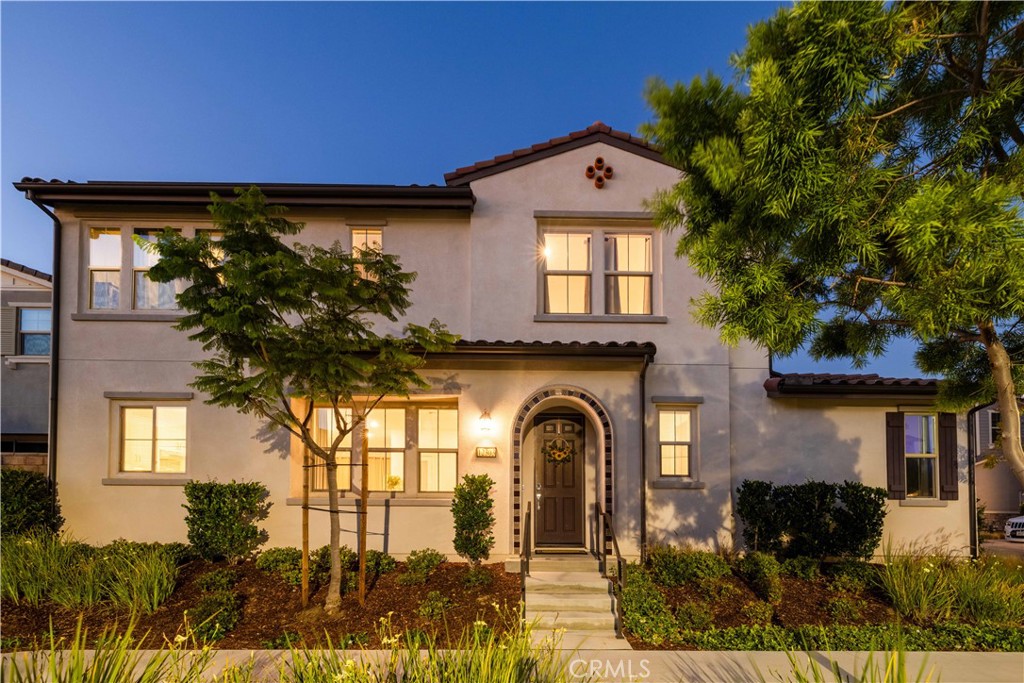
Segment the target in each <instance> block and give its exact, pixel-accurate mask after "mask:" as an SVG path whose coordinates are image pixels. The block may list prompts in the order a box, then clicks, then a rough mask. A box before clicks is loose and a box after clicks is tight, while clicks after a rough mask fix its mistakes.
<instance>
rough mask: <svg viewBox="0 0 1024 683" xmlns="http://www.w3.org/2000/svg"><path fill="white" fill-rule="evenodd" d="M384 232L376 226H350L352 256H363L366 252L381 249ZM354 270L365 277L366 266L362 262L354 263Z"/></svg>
mask: <svg viewBox="0 0 1024 683" xmlns="http://www.w3.org/2000/svg"><path fill="white" fill-rule="evenodd" d="M383 244H384V233H383V232H382V231H381V230H380V229H378V228H352V256H354V257H356V258H364V257H365V256H366V252H368V251H372V250H376V251H380V250H381V249H383V248H384V247H383ZM356 271H357V272H358V273H359V275H360V276H362V277H366V268H365V267H364V266H363V265H362V264H357V265H356Z"/></svg>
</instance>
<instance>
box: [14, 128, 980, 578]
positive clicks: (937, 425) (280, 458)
mask: <svg viewBox="0 0 1024 683" xmlns="http://www.w3.org/2000/svg"><path fill="white" fill-rule="evenodd" d="M678 178H679V171H678V170H677V169H676V168H673V167H672V166H671V165H669V164H668V163H667V162H666V161H665V160H664V159H663V158H662V157H661V155H660V154H659V152H658V151H657V150H656V149H653V148H652V147H650V146H648V145H647V144H646V143H645V142H644V141H642V140H640V139H638V138H635V137H632V136H630V135H628V134H625V133H621V132H618V131H614V130H612V129H610V128H609V127H607V126H605V125H603V124H600V123H597V124H594V125H593V126H591V127H589V128H587V129H585V130H582V131H578V132H576V133H572V134H570V135H567V136H565V137H560V138H555V139H552V140H549V141H547V142H541V143H539V144H535V145H533V146H531V147H528V148H525V149H521V150H517V151H514V152H512V153H510V154H504V155H502V156H498V157H495V158H494V159H491V160H488V161H483V162H479V163H475V164H473V165H471V166H467V167H465V168H460V169H458V170H456V171H454V172H452V173H449V174H447V175H446V176H445V181H446V184H445V185H444V186H426V187H424V186H416V185H413V186H377V185H309V184H274V185H263V186H262V189H263V191H264V193H265V194H266V195H267V196H268V197H269V199H270V200H271V201H272V202H274V203H279V204H282V205H285V206H287V207H289V209H290V211H289V214H288V217H289V218H290V219H291V220H295V221H303V222H305V224H306V228H305V231H304V232H303V233H302V234H301V236H300V238H301V239H302V240H308V241H310V242H315V243H320V244H325V245H326V244H330V243H333V242H335V241H338V242H340V243H341V244H343V245H344V246H346V247H349V248H354V249H358V248H360V247H361V246H364V245H366V244H368V243H377V244H380V245H381V247H382V248H383V249H384V250H385V251H387V252H389V253H394V254H397V255H398V256H399V257H400V259H401V262H402V264H403V266H404V268H405V269H406V270H411V271H416V272H417V273H418V274H419V277H418V279H417V280H416V282H415V286H414V292H413V301H414V305H413V306H412V308H411V310H410V313H409V319H410V320H411V321H413V322H417V323H421V324H425V323H427V322H429V321H430V320H431V319H432V318H437V319H439V320H441V321H442V322H444V323H445V324H446V325H448V327H449V328H450V329H451V330H452V331H453V332H456V333H458V334H460V335H461V337H462V341H461V342H460V343H459V344H458V345H457V346H456V347H455V348H454V349H453V350H452V351H450V352H447V353H440V354H434V355H432V356H430V357H429V359H428V364H427V366H426V369H425V371H424V374H425V376H426V377H427V378H428V379H429V381H430V382H431V384H432V389H431V390H429V391H426V392H422V393H418V394H416V395H414V396H413V397H412V398H410V399H398V398H396V399H394V400H387V401H385V402H384V403H383V404H381V405H380V407H379V408H378V409H377V410H376V411H375V412H374V414H373V415H372V416H371V420H370V429H369V430H368V434H363V433H362V432H360V431H357V432H356V433H355V434H353V435H352V436H351V438H350V439H349V440H348V442H346V444H345V447H346V449H348V450H347V451H346V452H345V453H344V454H343V459H344V460H349V461H351V459H354V458H358V457H359V453H360V445H361V441H362V439H363V438H367V439H368V440H369V444H368V446H369V459H370V461H369V463H368V466H369V471H370V488H371V490H372V495H371V509H370V518H369V523H368V531H369V533H370V539H371V543H372V544H375V545H376V547H379V548H385V549H387V550H388V551H389V552H393V553H396V554H398V555H403V554H405V553H408V552H409V551H411V550H414V549H418V548H423V547H427V546H430V547H434V548H438V549H440V550H442V551H444V552H447V553H451V552H452V545H451V544H452V535H453V534H452V522H451V515H450V512H449V505H450V501H451V494H452V490H453V488H454V486H455V484H456V482H457V481H458V480H459V479H460V478H461V477H462V476H463V475H465V474H467V473H486V474H488V475H490V476H491V477H492V478H493V479H494V480H495V481H496V482H497V485H496V487H495V488H494V495H495V499H496V504H495V513H496V516H497V523H496V527H495V536H496V546H495V550H494V553H493V555H492V556H493V557H495V558H496V559H502V558H505V557H514V556H516V555H517V554H518V552H519V551H520V548H521V547H522V544H523V543H524V539H525V538H526V537H528V536H529V537H530V538H531V544H532V545H534V546H536V547H547V548H554V549H566V550H579V549H589V550H593V549H594V548H595V547H596V540H595V538H596V536H597V533H598V532H597V528H598V526H597V521H596V516H595V515H596V511H597V510H598V508H599V506H600V508H601V509H603V510H606V511H610V512H611V513H612V514H613V518H614V525H615V529H616V532H617V535H618V539H619V541H620V543H621V545H622V548H623V551H624V553H626V554H628V555H632V556H636V555H638V554H639V551H640V548H641V546H642V544H645V543H646V544H650V543H661V542H667V543H693V544H697V545H701V546H710V547H718V546H722V545H726V546H728V545H731V544H733V543H735V542H736V539H737V535H736V532H737V528H736V527H737V521H736V520H735V519H734V516H733V500H734V496H735V489H736V487H737V486H738V485H739V484H740V483H741V482H742V481H743V480H744V479H748V478H750V479H771V480H773V481H775V482H777V483H781V482H800V481H804V480H806V479H818V480H830V481H842V480H844V479H850V480H856V481H863V482H865V483H868V484H871V485H875V486H883V487H886V488H887V489H888V490H889V492H890V498H891V501H890V510H889V515H888V518H887V521H886V532H887V533H888V534H889V535H891V536H892V537H893V538H894V540H896V541H897V542H911V541H915V542H921V543H930V544H939V543H941V544H944V545H948V546H949V547H951V548H953V549H954V550H961V549H965V548H967V546H968V545H969V542H970V539H969V536H970V533H969V518H970V511H969V509H968V501H969V499H970V495H969V494H968V484H967V476H966V474H965V472H966V471H967V462H966V459H967V458H966V449H965V448H964V447H963V445H964V444H965V443H966V440H965V437H964V434H963V433H962V432H963V431H964V430H963V427H964V424H963V420H962V419H960V420H959V421H958V418H957V417H956V416H950V415H939V414H937V413H936V412H935V410H934V408H933V406H932V403H933V399H934V395H935V391H936V385H935V382H934V381H931V380H893V379H886V378H878V377H875V376H855V375H850V376H831V375H778V374H775V373H772V371H771V368H770V360H769V356H768V354H767V353H766V352H764V351H762V350H759V349H756V348H754V347H752V346H750V345H741V346H739V347H737V348H728V347H726V346H723V345H722V344H721V343H720V341H719V339H718V336H717V332H716V331H714V330H709V329H705V328H702V327H701V326H699V325H697V324H696V323H694V321H693V319H692V317H691V314H690V303H689V300H690V297H693V296H696V295H698V294H699V293H700V292H701V291H702V290H703V289H704V288H705V283H704V282H702V281H701V280H700V279H699V278H698V277H697V276H696V275H695V274H694V273H693V271H692V270H691V269H690V268H689V267H688V265H687V263H686V260H685V259H679V258H677V257H676V256H675V253H674V252H675V246H674V239H673V236H672V235H671V234H665V233H663V232H661V231H659V230H657V229H656V227H655V225H654V224H653V222H652V217H651V215H650V214H649V213H648V212H647V210H646V209H645V199H647V198H648V197H650V196H651V195H652V193H653V192H654V191H655V190H656V189H659V188H667V187H669V186H671V185H672V184H673V183H675V182H676V181H677V180H678ZM247 184H248V183H238V185H247ZM16 186H17V187H18V189H19V190H22V191H24V192H25V193H26V195H27V196H28V198H29V199H31V200H32V201H35V202H37V203H38V204H40V205H41V206H43V207H48V208H51V209H52V210H53V212H54V214H55V216H56V224H57V225H56V227H57V229H58V231H59V234H60V236H61V237H60V245H61V249H62V251H61V253H62V254H63V256H62V258H61V264H60V268H59V278H58V281H57V285H56V288H57V292H58V301H59V311H58V312H57V313H56V315H58V316H59V320H60V342H61V343H60V358H59V363H58V364H57V366H56V367H57V368H58V370H59V378H58V382H57V385H58V398H57V401H58V406H59V414H60V428H59V430H58V434H57V448H56V457H57V465H56V468H57V477H58V481H59V484H60V486H61V497H62V503H63V506H64V507H63V509H64V515H65V516H66V518H67V520H68V522H67V524H68V527H69V528H70V529H71V531H72V532H73V533H74V534H75V535H76V536H78V537H80V538H84V539H88V540H91V541H106V540H109V539H112V538H116V537H119V536H123V537H126V538H134V539H140V540H161V541H169V540H181V539H183V538H184V537H185V526H184V522H183V519H182V517H183V512H182V510H181V507H180V506H181V504H182V502H183V495H182V491H181V486H182V485H183V484H184V483H185V482H186V481H188V480H190V479H198V480H207V479H214V478H215V479H218V480H230V479H245V480H257V481H260V482H263V483H264V484H265V485H266V486H267V487H268V489H269V491H270V500H271V502H272V503H273V507H272V509H271V511H270V516H269V518H268V519H267V520H266V522H265V527H266V529H267V531H268V532H269V534H270V543H271V544H272V545H298V543H299V539H300V513H299V505H300V504H301V497H300V494H301V490H302V476H303V475H302V472H303V470H302V460H301V449H300V448H299V447H298V445H297V443H295V442H294V441H291V442H290V441H289V440H288V438H286V437H282V436H281V435H280V434H269V433H268V432H267V431H266V430H265V428H264V425H261V424H260V423H259V422H258V421H256V420H254V419H252V418H250V417H248V416H243V415H240V414H237V413H235V412H233V411H231V410H226V409H221V408H217V407H213V406H209V405H206V404H205V403H204V402H203V398H204V397H203V396H202V395H200V394H198V393H197V392H195V391H194V390H193V389H191V388H190V387H189V382H190V381H191V380H192V379H193V376H194V369H193V367H192V365H191V363H192V362H193V361H195V360H198V359H200V358H202V356H203V354H202V351H201V349H200V348H199V346H198V345H196V344H192V343H189V342H188V341H187V340H186V338H185V335H184V334H182V333H179V332H176V331H175V330H173V329H172V327H171V323H173V322H174V321H175V319H176V318H177V317H178V315H179V313H178V312H177V311H176V310H175V301H174V290H173V286H172V285H158V284H155V283H152V282H150V281H149V280H148V279H147V278H146V277H145V275H146V270H147V269H148V268H149V267H150V266H151V265H152V261H151V258H152V257H151V256H150V255H148V254H147V253H146V252H144V251H142V250H140V249H138V248H137V246H136V244H135V242H134V241H133V238H138V237H141V238H143V239H148V238H150V237H151V236H152V235H154V234H155V232H156V231H159V230H161V229H162V228H164V227H165V226H168V225H170V226H173V227H174V228H176V229H179V230H181V231H182V232H183V234H185V235H192V234H194V233H195V232H196V231H199V230H206V229H211V228H213V226H212V225H211V223H210V221H209V216H208V214H207V212H206V210H205V206H206V204H208V202H209V193H210V191H216V192H217V193H219V194H221V195H222V196H231V194H232V187H233V185H232V184H221V183H166V182H153V183H147V182H86V183H74V182H45V181H41V180H33V179H25V180H24V181H23V182H21V183H17V184H16ZM317 429H318V430H319V432H320V434H321V437H322V438H324V439H329V438H330V437H331V429H332V427H331V425H330V423H329V421H327V420H324V421H323V422H320V423H318V424H317ZM355 479H356V481H355V482H353V478H352V477H351V476H350V474H349V473H347V472H345V471H344V470H343V471H342V473H341V474H340V475H339V483H340V486H341V488H342V489H343V490H344V498H343V505H344V506H346V508H347V509H349V510H354V509H355V501H356V500H357V499H358V496H357V495H356V491H355V488H356V486H357V484H358V478H355ZM313 486H314V489H319V490H320V491H322V490H323V488H324V481H323V475H322V474H317V475H316V476H315V477H314V481H313ZM324 502H325V494H323V493H319V494H316V495H315V496H314V500H313V504H314V506H322V505H323V504H324ZM528 509H529V510H530V516H529V519H530V532H531V533H530V534H526V533H524V532H525V528H524V527H525V525H526V519H527V514H526V513H527V510H528ZM344 519H350V520H352V521H351V523H350V524H348V525H347V529H346V532H345V537H344V538H343V542H345V543H348V544H349V545H350V546H352V545H354V544H355V524H356V521H355V520H356V516H354V515H351V516H346V517H345V518H344ZM313 524H314V527H313V530H312V534H313V538H314V542H316V539H318V538H320V539H324V540H326V538H327V531H326V530H327V519H326V515H323V514H317V513H313Z"/></svg>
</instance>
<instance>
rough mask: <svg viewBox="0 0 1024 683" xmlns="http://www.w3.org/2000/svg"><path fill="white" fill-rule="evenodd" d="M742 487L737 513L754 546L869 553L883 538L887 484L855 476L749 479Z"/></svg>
mask: <svg viewBox="0 0 1024 683" xmlns="http://www.w3.org/2000/svg"><path fill="white" fill-rule="evenodd" d="M736 493H737V494H738V495H737V499H736V513H737V514H738V515H739V517H740V519H741V520H742V521H743V540H744V542H745V543H746V545H747V548H748V549H749V550H755V551H761V552H766V553H772V554H776V555H785V556H788V557H814V558H819V559H820V558H824V557H849V558H857V557H862V558H868V557H871V555H872V554H873V553H874V551H875V549H876V548H877V547H878V544H879V542H880V541H881V540H882V523H883V522H884V521H885V500H886V492H885V489H882V488H877V487H871V486H865V485H864V484H861V483H858V482H851V481H846V482H843V483H842V484H836V483H829V482H823V481H808V482H805V483H803V484H786V485H783V486H775V485H774V484H772V482H766V481H756V480H745V481H744V482H743V483H742V484H741V485H740V486H739V488H737V489H736Z"/></svg>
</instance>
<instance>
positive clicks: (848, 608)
mask: <svg viewBox="0 0 1024 683" xmlns="http://www.w3.org/2000/svg"><path fill="white" fill-rule="evenodd" d="M863 607H864V601H863V600H861V599H859V598H850V597H846V596H840V597H837V598H832V599H830V600H829V601H828V602H826V603H825V613H826V614H828V615H829V616H830V617H832V619H833V620H834V621H840V622H856V621H859V620H860V612H861V609H862V608H863Z"/></svg>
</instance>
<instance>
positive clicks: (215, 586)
mask: <svg viewBox="0 0 1024 683" xmlns="http://www.w3.org/2000/svg"><path fill="white" fill-rule="evenodd" d="M241 579H242V577H241V575H240V574H239V573H238V572H237V571H236V570H234V569H227V568H225V567H221V568H220V569H214V570H213V571H210V572H206V573H205V574H203V575H202V576H200V577H199V578H198V579H196V585H197V586H199V590H202V591H204V592H206V593H216V592H218V591H226V590H230V589H232V588H234V587H235V584H236V583H238V582H239V581H240V580H241Z"/></svg>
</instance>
